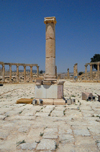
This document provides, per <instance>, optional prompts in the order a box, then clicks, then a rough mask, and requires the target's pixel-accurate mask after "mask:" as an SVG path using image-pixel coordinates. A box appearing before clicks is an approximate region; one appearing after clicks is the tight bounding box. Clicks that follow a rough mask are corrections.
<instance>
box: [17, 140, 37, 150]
mask: <svg viewBox="0 0 100 152" xmlns="http://www.w3.org/2000/svg"><path fill="white" fill-rule="evenodd" d="M36 145H37V143H36V142H34V143H23V144H21V145H20V146H19V148H21V149H22V150H32V149H35V148H36Z"/></svg>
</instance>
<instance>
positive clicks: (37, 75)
mask: <svg viewBox="0 0 100 152" xmlns="http://www.w3.org/2000/svg"><path fill="white" fill-rule="evenodd" d="M37 77H39V66H37Z"/></svg>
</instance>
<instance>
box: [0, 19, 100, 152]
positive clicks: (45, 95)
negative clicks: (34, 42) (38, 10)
mask: <svg viewBox="0 0 100 152" xmlns="http://www.w3.org/2000/svg"><path fill="white" fill-rule="evenodd" d="M44 23H45V26H46V50H45V52H46V56H45V73H43V72H40V70H39V66H40V65H38V63H37V64H34V63H32V64H25V63H5V62H3V61H2V62H0V65H1V68H0V152H99V151H100V62H91V63H84V65H85V72H83V73H82V74H81V75H79V74H78V64H77V63H75V64H74V66H73V73H70V69H69V68H68V69H66V73H65V74H61V73H60V74H58V73H57V66H56V63H55V58H56V56H55V25H56V23H57V22H56V18H55V17H46V18H44ZM94 64H95V65H97V71H93V70H92V66H93V65H94ZM88 65H89V66H90V71H87V66H88ZM6 66H9V70H6V68H5V67H6ZM12 66H15V67H16V70H12ZM20 66H23V69H24V70H23V71H20V70H19V67H20ZM27 66H28V67H29V69H30V70H26V67H27ZM34 66H35V67H36V70H35V72H34V70H33V67H34Z"/></svg>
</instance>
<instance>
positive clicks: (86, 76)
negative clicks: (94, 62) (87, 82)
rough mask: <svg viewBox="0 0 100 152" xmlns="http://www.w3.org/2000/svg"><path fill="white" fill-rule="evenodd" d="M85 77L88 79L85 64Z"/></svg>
mask: <svg viewBox="0 0 100 152" xmlns="http://www.w3.org/2000/svg"><path fill="white" fill-rule="evenodd" d="M85 79H87V66H86V65H85Z"/></svg>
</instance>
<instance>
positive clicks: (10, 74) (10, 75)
mask: <svg viewBox="0 0 100 152" xmlns="http://www.w3.org/2000/svg"><path fill="white" fill-rule="evenodd" d="M11 66H12V65H9V72H10V73H9V77H10V82H11V78H12V70H11Z"/></svg>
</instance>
